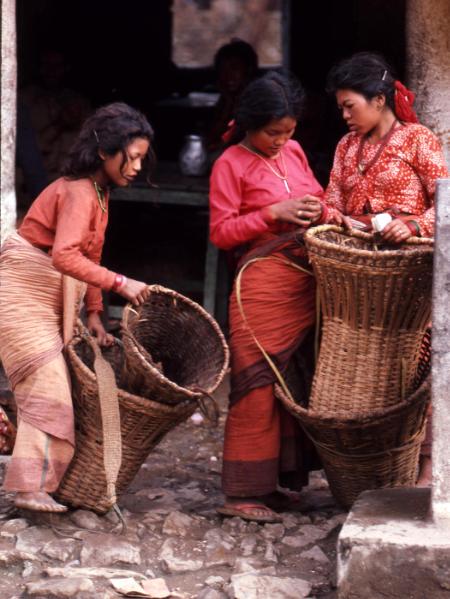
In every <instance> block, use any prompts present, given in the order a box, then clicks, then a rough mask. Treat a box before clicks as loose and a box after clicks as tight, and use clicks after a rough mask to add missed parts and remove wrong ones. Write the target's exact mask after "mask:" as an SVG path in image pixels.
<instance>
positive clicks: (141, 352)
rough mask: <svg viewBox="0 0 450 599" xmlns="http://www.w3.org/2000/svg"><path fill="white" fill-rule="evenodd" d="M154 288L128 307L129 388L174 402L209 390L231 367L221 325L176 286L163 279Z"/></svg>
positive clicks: (125, 322) (125, 317)
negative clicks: (164, 284) (139, 303)
mask: <svg viewBox="0 0 450 599" xmlns="http://www.w3.org/2000/svg"><path fill="white" fill-rule="evenodd" d="M150 290H151V293H150V297H149V298H148V299H147V300H146V302H145V304H144V305H142V306H140V307H139V308H136V309H135V308H133V307H131V306H130V305H128V306H127V307H126V308H125V310H124V315H123V321H122V339H123V343H124V347H125V354H126V362H125V370H124V382H125V383H126V386H127V388H129V389H130V390H132V391H133V392H134V393H137V394H138V395H144V396H146V397H151V398H152V399H154V400H155V401H158V402H161V403H165V404H170V405H175V404H177V403H178V402H180V401H185V400H186V398H191V399H199V398H201V397H204V396H205V395H210V394H211V393H213V392H214V390H215V389H216V388H217V387H218V385H219V383H220V382H221V380H222V379H223V377H224V374H225V372H226V369H227V368H228V360H229V350H228V347H227V344H226V341H225V338H224V336H223V334H222V331H221V330H220V327H219V326H218V324H217V323H216V321H215V320H214V319H213V318H212V317H211V316H210V315H209V314H208V313H207V312H206V311H205V310H204V309H203V308H202V307H201V306H199V305H198V304H196V303H195V302H193V301H192V300H190V299H189V298H187V297H185V296H183V295H180V294H179V293H177V292H176V291H172V290H171V289H166V288H164V287H161V286H159V285H153V286H151V287H150Z"/></svg>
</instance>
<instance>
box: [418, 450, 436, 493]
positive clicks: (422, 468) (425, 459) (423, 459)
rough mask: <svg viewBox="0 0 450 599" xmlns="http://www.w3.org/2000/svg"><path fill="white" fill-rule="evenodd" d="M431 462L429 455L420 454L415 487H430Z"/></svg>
mask: <svg viewBox="0 0 450 599" xmlns="http://www.w3.org/2000/svg"><path fill="white" fill-rule="evenodd" d="M431 478H432V462H431V458H430V457H429V456H425V455H421V456H420V462H419V476H418V478H417V482H416V487H431Z"/></svg>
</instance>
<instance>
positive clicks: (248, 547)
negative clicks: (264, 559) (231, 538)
mask: <svg viewBox="0 0 450 599" xmlns="http://www.w3.org/2000/svg"><path fill="white" fill-rule="evenodd" d="M257 544H258V537H257V535H255V534H249V535H245V536H244V537H243V538H242V541H241V544H240V546H239V548H240V550H241V553H242V555H243V556H244V557H250V555H253V553H254V551H255V549H256V546H257Z"/></svg>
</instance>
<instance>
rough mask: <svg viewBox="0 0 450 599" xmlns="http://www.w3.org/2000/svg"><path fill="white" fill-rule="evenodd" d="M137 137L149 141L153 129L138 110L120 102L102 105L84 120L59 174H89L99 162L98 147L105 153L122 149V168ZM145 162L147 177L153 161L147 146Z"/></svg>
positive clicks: (112, 153) (97, 167)
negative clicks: (128, 148)
mask: <svg viewBox="0 0 450 599" xmlns="http://www.w3.org/2000/svg"><path fill="white" fill-rule="evenodd" d="M138 137H141V138H144V139H147V140H148V141H149V142H151V140H152V139H153V129H152V127H151V126H150V123H149V122H148V121H147V119H146V117H145V116H144V115H143V114H142V113H141V112H139V111H138V110H136V109H135V108H132V107H131V106H128V104H124V103H122V102H115V103H113V104H108V105H107V106H102V107H101V108H98V109H97V110H96V111H95V112H94V114H92V115H91V116H90V117H88V118H87V119H86V121H85V122H84V124H83V126H82V128H81V131H80V133H79V134H78V137H77V139H76V140H75V142H74V144H73V145H72V147H71V149H70V151H69V154H68V156H67V159H66V161H65V163H64V165H63V168H62V175H63V176H65V177H67V178H69V179H81V178H83V177H89V176H90V175H92V174H93V173H95V171H97V170H98V169H99V168H100V167H101V166H102V159H101V157H100V155H99V151H102V152H104V153H105V154H106V155H107V156H115V155H116V154H117V153H118V152H121V153H122V164H121V167H120V168H121V170H122V169H123V168H124V166H125V164H126V162H127V155H126V148H127V146H128V145H129V144H130V142H132V141H133V140H134V139H136V138H138ZM145 162H146V170H147V175H148V177H149V176H150V170H151V167H152V165H153V162H154V154H153V151H152V149H151V148H150V147H149V152H148V154H147V157H146V160H145Z"/></svg>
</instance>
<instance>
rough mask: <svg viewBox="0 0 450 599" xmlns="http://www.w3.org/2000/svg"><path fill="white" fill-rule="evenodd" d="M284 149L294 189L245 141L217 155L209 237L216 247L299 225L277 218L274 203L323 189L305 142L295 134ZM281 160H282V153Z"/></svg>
mask: <svg viewBox="0 0 450 599" xmlns="http://www.w3.org/2000/svg"><path fill="white" fill-rule="evenodd" d="M282 152H283V157H284V164H285V166H286V171H287V177H288V185H289V188H290V192H288V190H287V189H286V187H285V185H284V182H283V180H282V179H280V178H279V177H277V176H276V175H275V174H274V173H273V172H272V171H271V169H270V168H269V167H268V166H267V164H266V163H265V162H264V161H263V160H261V158H260V157H259V156H257V155H255V154H252V153H251V152H249V151H248V150H247V149H245V148H243V147H242V146H239V145H234V146H230V147H229V148H228V149H227V150H225V152H224V153H223V154H222V155H221V156H220V158H218V159H217V161H216V162H215V164H214V167H213V170H212V173H211V180H210V194H209V204H210V237H211V241H212V242H213V243H214V244H215V245H216V246H217V247H219V248H221V249H224V250H228V249H232V248H235V247H237V246H239V245H242V244H244V243H247V242H251V241H253V240H255V239H257V238H258V237H260V236H261V235H263V234H265V233H273V234H278V233H282V232H285V231H289V230H291V229H292V230H293V229H295V228H296V226H295V225H290V224H287V223H279V222H274V221H273V219H272V218H271V216H270V211H269V210H268V208H269V206H271V205H272V204H276V203H278V202H283V201H286V200H288V199H292V198H301V197H303V196H305V195H306V194H311V195H315V196H319V197H322V195H323V189H322V187H321V185H320V184H319V183H318V181H316V179H315V177H314V175H313V173H312V171H311V169H310V167H309V165H308V160H307V158H306V156H305V153H304V152H303V150H302V148H301V147H300V145H299V144H298V143H297V142H296V141H293V140H290V141H288V142H287V143H286V145H285V146H284V147H283V149H282ZM266 160H267V161H268V162H269V163H273V162H274V161H273V160H270V159H269V158H267V159H266ZM277 165H282V163H281V162H280V160H279V159H278V160H277ZM274 168H275V170H276V165H274ZM324 217H325V215H324Z"/></svg>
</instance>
